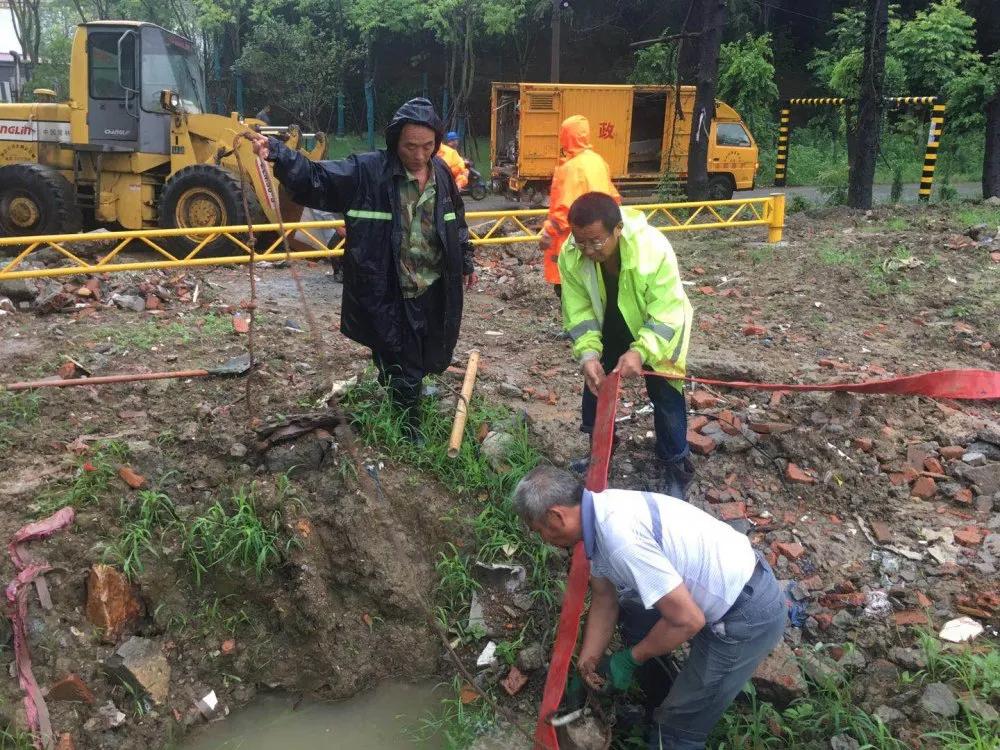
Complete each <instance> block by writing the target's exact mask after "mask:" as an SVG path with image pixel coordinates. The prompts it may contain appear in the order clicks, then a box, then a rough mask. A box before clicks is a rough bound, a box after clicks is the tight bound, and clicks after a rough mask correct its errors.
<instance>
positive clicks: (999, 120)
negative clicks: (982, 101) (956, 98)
mask: <svg viewBox="0 0 1000 750" xmlns="http://www.w3.org/2000/svg"><path fill="white" fill-rule="evenodd" d="M994 195H995V196H1000V90H998V91H997V92H996V93H995V94H994V95H993V98H992V99H990V100H989V101H988V102H986V153H985V155H984V156H983V198H989V197H991V196H994Z"/></svg>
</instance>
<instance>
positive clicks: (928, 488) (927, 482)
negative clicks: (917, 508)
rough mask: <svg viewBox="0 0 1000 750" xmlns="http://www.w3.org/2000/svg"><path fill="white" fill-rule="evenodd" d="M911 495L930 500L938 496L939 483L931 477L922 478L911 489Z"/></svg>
mask: <svg viewBox="0 0 1000 750" xmlns="http://www.w3.org/2000/svg"><path fill="white" fill-rule="evenodd" d="M910 494H911V495H913V496H914V497H919V498H920V499H921V500H930V499H931V498H932V497H934V495H935V494H937V483H936V482H935V481H934V480H933V479H931V478H930V477H920V478H919V479H918V480H917V481H916V482H914V483H913V487H911V488H910Z"/></svg>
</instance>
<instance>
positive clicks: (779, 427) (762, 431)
mask: <svg viewBox="0 0 1000 750" xmlns="http://www.w3.org/2000/svg"><path fill="white" fill-rule="evenodd" d="M750 429H751V430H753V431H754V432H756V433H757V434H758V435H777V434H779V433H782V432H791V431H792V430H794V429H795V425H793V424H784V423H783V422H751V423H750Z"/></svg>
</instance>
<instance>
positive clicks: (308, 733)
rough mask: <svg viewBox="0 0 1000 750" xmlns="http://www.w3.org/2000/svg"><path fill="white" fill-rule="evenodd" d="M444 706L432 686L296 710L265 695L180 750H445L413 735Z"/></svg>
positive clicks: (396, 686) (380, 690) (393, 687)
mask: <svg viewBox="0 0 1000 750" xmlns="http://www.w3.org/2000/svg"><path fill="white" fill-rule="evenodd" d="M439 701H440V698H439V696H438V695H437V694H436V693H435V690H434V685H433V684H428V683H422V684H416V685H408V684H403V683H384V684H382V685H379V686H378V687H377V688H375V689H374V690H372V691H370V692H368V693H365V694H363V695H359V696H356V697H354V698H351V699H349V700H345V701H338V702H336V703H322V702H318V701H308V700H306V701H303V702H302V703H300V704H299V706H298V708H296V709H294V710H293V709H292V704H293V700H292V698H290V697H289V696H287V695H264V696H260V697H258V698H257V699H256V700H255V701H254V702H253V703H251V704H250V705H248V706H246V707H245V708H243V709H240V710H239V711H234V712H233V713H232V714H231V715H230V716H229V718H227V719H225V720H224V721H218V722H215V723H213V724H211V725H210V726H207V727H205V728H204V729H202V730H201V731H198V732H196V733H195V734H193V735H192V736H191V737H190V738H188V739H187V740H186V741H185V742H184V743H183V744H181V745H180V747H179V750H276V749H280V750H316V748H330V749H331V750H333V749H334V748H344V750H348V748H350V750H376V749H378V750H413V749H414V748H430V749H431V750H439V749H440V748H443V747H444V744H443V742H442V741H441V740H440V739H439V738H437V737H432V738H430V739H428V740H423V741H417V740H416V739H415V738H414V737H413V734H412V733H413V732H414V731H415V730H417V729H418V728H420V726H421V719H423V718H424V717H425V716H426V715H427V713H428V711H433V710H434V709H436V708H437V707H438V706H439V705H440V704H439ZM404 732H407V733H405V734H404Z"/></svg>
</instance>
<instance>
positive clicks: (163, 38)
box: [0, 21, 326, 251]
mask: <svg viewBox="0 0 1000 750" xmlns="http://www.w3.org/2000/svg"><path fill="white" fill-rule="evenodd" d="M71 60H72V62H71V66H70V87H69V88H70V90H69V100H68V101H65V102H55V101H53V100H54V98H55V94H54V93H53V92H51V91H48V90H44V89H39V90H37V91H36V92H35V94H36V98H40V99H43V100H47V101H39V102H35V103H24V104H0V236H25V235H39V234H64V233H72V232H78V231H80V230H81V229H83V228H85V227H92V226H98V225H104V224H118V225H120V226H121V227H124V228H125V229H144V228H145V229H149V228H155V227H162V228H173V227H181V228H184V227H192V228H193V227H208V226H225V225H242V224H246V222H247V218H248V217H247V215H246V209H245V208H244V197H245V198H246V204H247V206H248V207H249V212H250V214H251V215H250V217H249V218H251V219H252V220H253V222H254V223H258V224H259V223H275V222H276V221H277V219H278V212H279V211H280V210H283V212H284V213H283V217H284V218H285V219H286V220H289V221H294V220H298V219H299V217H300V215H301V211H302V209H301V207H299V206H296V205H295V204H293V203H292V202H291V201H290V200H289V199H288V198H287V197H285V196H283V195H275V194H274V192H273V190H280V188H279V187H278V183H277V181H276V180H274V179H273V176H271V175H269V177H271V179H270V180H269V181H265V179H264V170H268V171H269V170H270V165H269V164H263V165H262V163H261V162H259V161H258V160H257V159H256V158H255V157H254V155H253V152H252V151H251V149H250V142H249V141H248V140H246V139H243V138H241V139H239V142H238V144H237V146H236V148H238V149H239V153H240V160H241V161H242V164H243V167H244V170H245V172H244V174H243V175H242V180H241V176H240V172H239V166H238V163H237V159H236V155H235V154H234V153H233V141H234V137H235V136H236V134H238V133H240V132H243V131H245V130H247V129H248V128H258V129H261V130H263V131H265V132H267V133H268V134H272V135H279V136H280V137H283V138H287V144H288V146H289V147H291V148H299V144H300V141H301V140H302V134H301V133H300V132H299V130H298V128H296V127H295V126H290V127H288V128H274V127H270V126H266V125H265V124H264V123H263V122H261V121H259V120H253V119H248V120H243V119H242V118H241V117H240V116H239V115H238V114H237V113H235V112H234V113H232V114H231V115H230V116H229V117H225V116H222V115H214V114H207V113H206V109H207V107H206V96H205V84H204V78H203V77H202V73H201V69H200V66H199V63H198V50H197V48H196V47H195V45H194V44H193V43H192V42H191V41H189V40H188V39H185V38H184V37H182V36H178V35H177V34H173V33H171V32H169V31H167V30H166V29H163V28H160V27H159V26H155V25H153V24H149V23H139V22H134V21H96V22H93V23H85V24H81V25H80V26H79V27H77V31H76V35H75V37H74V39H73V51H72V58H71ZM325 150H326V139H325V137H324V136H323V134H321V133H318V134H316V135H315V145H314V146H313V147H312V149H311V150H310V151H305V150H304V149H303V151H304V153H306V154H307V155H308V156H310V157H311V158H322V157H323V155H324V153H325ZM241 184H242V185H245V186H246V191H247V194H246V195H245V196H244V195H243V189H242V188H241ZM272 186H274V187H273V189H272ZM226 242H227V241H226V240H225V239H219V240H216V242H215V244H216V245H218V248H216V247H213V246H212V245H209V246H208V248H207V249H212V250H214V249H221V247H222V246H224V245H225V243H226ZM175 244H176V245H177V249H178V250H182V251H183V250H185V249H191V248H193V247H195V245H196V240H194V239H190V238H187V237H183V236H182V237H178V238H177V242H176V243H175Z"/></svg>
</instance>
